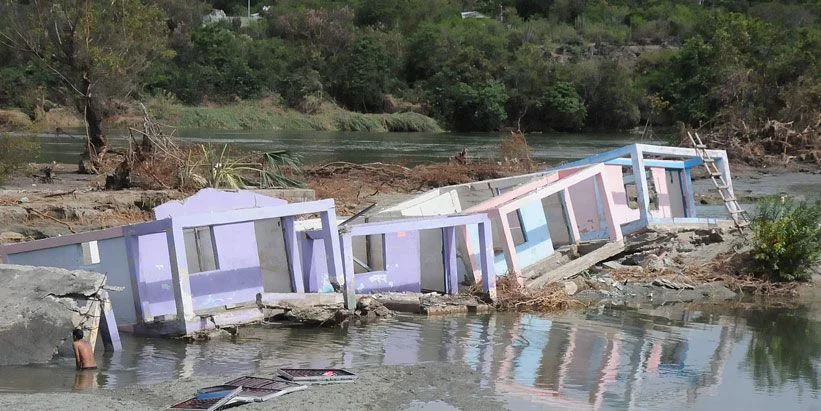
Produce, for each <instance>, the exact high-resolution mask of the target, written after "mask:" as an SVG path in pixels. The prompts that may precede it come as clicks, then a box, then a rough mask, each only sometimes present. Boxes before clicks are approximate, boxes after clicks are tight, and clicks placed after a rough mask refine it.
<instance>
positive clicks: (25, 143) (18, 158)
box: [0, 136, 40, 184]
mask: <svg viewBox="0 0 821 411" xmlns="http://www.w3.org/2000/svg"><path fill="white" fill-rule="evenodd" d="M39 152H40V144H39V142H38V141H37V139H36V138H34V137H10V136H0V184H2V183H3V181H5V180H6V178H8V177H9V175H11V173H13V172H14V171H15V170H17V169H19V168H20V167H22V166H23V165H24V164H26V162H27V161H31V160H33V159H35V158H36V157H37V155H38V154H39Z"/></svg>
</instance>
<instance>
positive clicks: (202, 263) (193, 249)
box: [183, 227, 219, 274]
mask: <svg viewBox="0 0 821 411" xmlns="http://www.w3.org/2000/svg"><path fill="white" fill-rule="evenodd" d="M183 238H184V239H185V256H186V262H187V263H188V272H189V273H192V274H193V273H200V272H203V271H214V270H217V269H218V268H219V266H218V264H217V258H216V254H217V253H216V251H215V250H214V242H213V238H212V232H211V227H195V228H186V229H184V230H183Z"/></svg>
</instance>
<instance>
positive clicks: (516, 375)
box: [0, 305, 821, 410]
mask: <svg viewBox="0 0 821 411" xmlns="http://www.w3.org/2000/svg"><path fill="white" fill-rule="evenodd" d="M719 313H722V314H719ZM124 347H125V349H124V351H123V352H122V353H118V354H115V355H107V356H105V357H104V358H102V359H101V361H99V364H100V370H99V371H98V373H97V374H96V375H95V376H94V377H93V381H88V378H79V379H78V378H77V377H76V374H75V372H74V371H73V369H72V368H73V362H72V359H64V360H62V361H61V362H59V363H56V364H52V365H48V366H39V367H14V368H8V367H7V368H2V369H0V392H3V391H6V392H55V391H62V392H66V391H75V390H82V389H86V388H87V387H98V389H99V388H118V387H127V386H131V385H134V384H157V383H163V382H167V381H172V380H175V379H178V378H183V377H190V376H204V375H209V374H223V375H224V374H235V375H237V376H239V375H243V374H263V375H264V374H272V373H274V372H275V370H276V369H277V368H278V367H284V366H296V367H353V368H356V369H358V370H361V371H360V372H367V370H368V369H369V368H371V367H379V366H380V365H388V364H398V365H402V364H418V363H426V362H437V363H444V364H465V365H467V366H469V367H470V368H472V369H474V370H476V372H478V373H479V374H480V375H481V381H480V382H479V384H481V385H482V386H483V387H489V388H490V389H492V390H493V392H495V393H496V394H497V395H498V396H499V398H500V399H502V400H503V401H504V402H505V403H506V404H507V405H508V406H509V407H510V408H511V409H556V408H559V409H564V408H572V409H580V408H581V409H589V408H595V409H654V410H667V409H681V408H690V409H708V410H710V409H712V410H731V409H785V410H786V409H818V408H819V405H821V399H819V394H821V389H820V388H819V385H820V384H821V382H820V381H819V371H821V311H819V307H818V306H817V305H816V307H815V308H814V309H809V308H799V309H785V308H778V309H763V308H752V309H750V308H747V309H741V308H737V307H730V306H718V307H713V308H702V309H700V310H698V309H694V308H685V307H678V308H665V309H661V310H653V311H648V312H641V311H632V310H631V311H626V310H613V309H601V310H591V311H587V312H585V313H572V314H564V315H562V316H558V317H557V316H542V315H531V314H521V315H520V314H495V315H484V316H467V317H439V318H421V317H412V316H400V317H398V318H395V319H392V320H388V321H384V322H381V323H378V324H372V325H370V326H350V327H347V328H334V329H321V330H317V329H261V328H249V329H245V330H243V332H242V334H241V338H238V339H236V340H222V341H210V342H207V343H194V344H182V343H178V342H174V341H169V340H152V339H134V338H127V339H126V340H125V341H124Z"/></svg>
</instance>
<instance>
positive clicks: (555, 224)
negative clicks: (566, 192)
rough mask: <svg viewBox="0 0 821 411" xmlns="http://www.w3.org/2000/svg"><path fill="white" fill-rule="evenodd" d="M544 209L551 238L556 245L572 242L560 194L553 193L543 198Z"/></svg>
mask: <svg viewBox="0 0 821 411" xmlns="http://www.w3.org/2000/svg"><path fill="white" fill-rule="evenodd" d="M542 209H543V210H544V213H545V216H546V217H547V227H548V229H549V230H550V239H551V240H552V241H553V245H554V246H560V245H567V244H570V243H571V242H572V239H571V237H570V232H569V231H568V229H567V218H566V215H565V209H564V206H563V205H562V202H561V201H560V199H559V194H558V193H556V194H553V195H550V196H547V197H545V198H543V199H542Z"/></svg>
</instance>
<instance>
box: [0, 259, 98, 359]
mask: <svg viewBox="0 0 821 411" xmlns="http://www.w3.org/2000/svg"><path fill="white" fill-rule="evenodd" d="M104 286H105V276H103V275H102V274H99V273H93V272H90V271H81V270H74V271H72V270H65V269H61V268H53V267H30V266H21V265H6V264H0V347H3V348H2V349H1V350H0V366H3V365H14V364H33V363H46V362H49V361H51V359H52V358H53V357H54V355H55V354H56V353H57V352H58V351H59V350H60V347H61V346H63V345H64V344H67V343H68V342H70V341H71V331H72V330H73V329H74V328H76V327H82V326H89V327H90V326H91V325H92V324H91V321H92V318H93V317H95V316H97V315H99V304H93V302H94V301H97V300H99V298H100V297H101V296H102V295H103V293H104V289H103V287H104Z"/></svg>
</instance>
